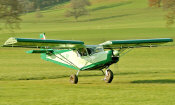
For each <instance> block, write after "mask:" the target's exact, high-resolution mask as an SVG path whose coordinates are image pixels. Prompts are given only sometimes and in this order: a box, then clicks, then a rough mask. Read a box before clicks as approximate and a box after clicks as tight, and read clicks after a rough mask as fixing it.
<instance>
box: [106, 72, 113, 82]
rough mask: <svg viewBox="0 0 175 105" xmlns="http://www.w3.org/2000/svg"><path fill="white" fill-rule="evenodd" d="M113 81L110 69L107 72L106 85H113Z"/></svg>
mask: <svg viewBox="0 0 175 105" xmlns="http://www.w3.org/2000/svg"><path fill="white" fill-rule="evenodd" d="M112 80H113V72H112V71H111V70H110V69H108V70H106V74H105V78H104V81H105V82H106V83H111V82H112Z"/></svg>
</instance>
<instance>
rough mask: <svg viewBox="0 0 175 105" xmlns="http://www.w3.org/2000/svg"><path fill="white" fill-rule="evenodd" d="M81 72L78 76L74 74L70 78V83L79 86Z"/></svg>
mask: <svg viewBox="0 0 175 105" xmlns="http://www.w3.org/2000/svg"><path fill="white" fill-rule="evenodd" d="M79 72H80V70H78V72H77V74H73V75H71V76H70V82H71V83H72V84H77V83H78V74H79Z"/></svg>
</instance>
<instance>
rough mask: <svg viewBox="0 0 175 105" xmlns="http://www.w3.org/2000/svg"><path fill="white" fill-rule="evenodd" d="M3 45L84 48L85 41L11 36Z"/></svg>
mask: <svg viewBox="0 0 175 105" xmlns="http://www.w3.org/2000/svg"><path fill="white" fill-rule="evenodd" d="M3 47H25V48H43V49H49V48H51V49H76V48H83V47H84V42H82V41H74V40H48V39H47V40H43V39H30V38H13V37H11V38H9V39H8V40H7V41H6V42H5V43H4V45H3Z"/></svg>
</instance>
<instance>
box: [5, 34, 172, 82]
mask: <svg viewBox="0 0 175 105" xmlns="http://www.w3.org/2000/svg"><path fill="white" fill-rule="evenodd" d="M168 42H173V39H171V38H158V39H136V40H112V41H106V42H104V43H101V44H99V45H85V44H84V42H82V41H74V40H50V39H49V40H48V39H46V37H45V33H43V34H40V39H31V38H14V37H11V38H9V39H8V40H7V41H6V42H5V43H4V45H3V47H24V48H38V49H39V50H30V51H27V53H40V54H41V58H42V59H43V60H46V61H50V62H53V63H56V64H59V65H62V66H65V67H68V68H71V69H75V70H77V73H76V74H73V75H71V76H70V82H71V83H73V84H77V83H78V74H79V72H80V71H84V70H100V71H102V73H103V74H104V75H105V77H104V79H103V80H104V81H105V82H106V83H111V82H112V80H113V72H112V71H111V70H110V69H109V67H110V65H112V64H115V63H117V62H118V61H119V58H120V57H121V56H122V55H125V54H126V53H128V52H129V51H130V50H131V49H133V48H140V47H158V46H162V45H163V44H165V43H168ZM104 70H106V71H104Z"/></svg>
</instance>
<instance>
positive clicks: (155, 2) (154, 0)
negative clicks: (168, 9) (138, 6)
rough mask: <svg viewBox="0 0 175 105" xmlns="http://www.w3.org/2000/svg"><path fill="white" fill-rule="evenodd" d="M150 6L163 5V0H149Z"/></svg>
mask: <svg viewBox="0 0 175 105" xmlns="http://www.w3.org/2000/svg"><path fill="white" fill-rule="evenodd" d="M148 2H149V6H150V7H161V2H162V0H148Z"/></svg>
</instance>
